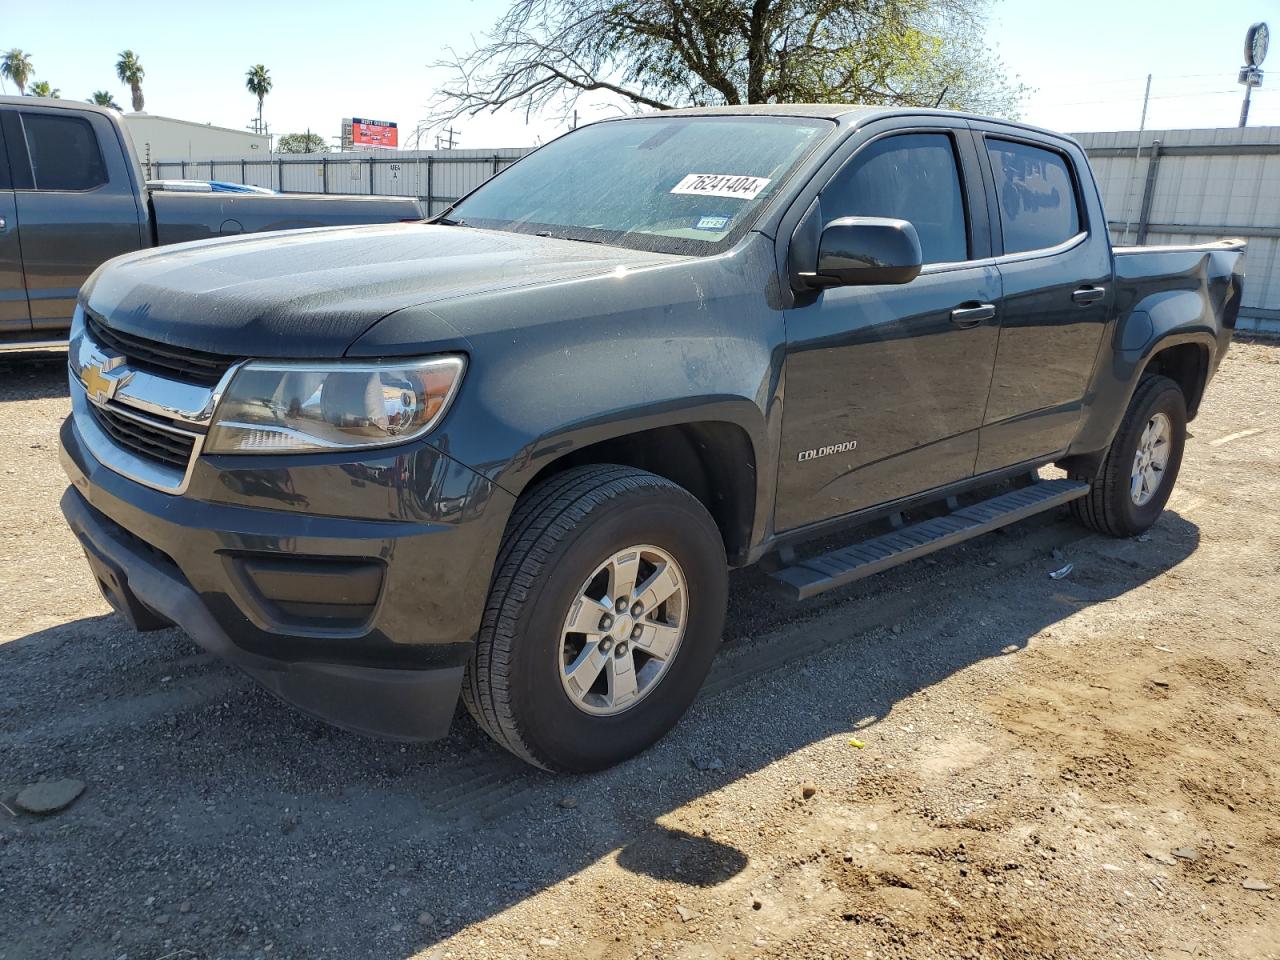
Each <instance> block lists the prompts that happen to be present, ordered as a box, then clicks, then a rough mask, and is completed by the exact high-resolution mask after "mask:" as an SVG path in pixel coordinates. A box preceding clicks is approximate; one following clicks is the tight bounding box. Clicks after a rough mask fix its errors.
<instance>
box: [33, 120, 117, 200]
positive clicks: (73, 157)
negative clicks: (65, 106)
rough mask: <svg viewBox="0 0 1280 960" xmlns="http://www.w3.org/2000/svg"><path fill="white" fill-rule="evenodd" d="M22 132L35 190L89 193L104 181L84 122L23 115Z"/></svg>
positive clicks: (104, 172) (95, 142)
mask: <svg viewBox="0 0 1280 960" xmlns="http://www.w3.org/2000/svg"><path fill="white" fill-rule="evenodd" d="M22 129H23V134H24V135H25V137H26V141H27V155H28V156H29V157H30V158H31V173H32V177H33V179H34V180H35V188H36V189H37V190H92V189H93V188H94V187H100V186H102V185H103V184H104V183H106V182H107V168H106V164H105V163H103V160H102V152H101V151H100V150H99V149H98V138H97V137H95V136H94V134H93V127H92V126H91V125H90V123H89V121H88V120H86V119H84V118H83V117H72V116H66V117H61V116H55V115H53V114H48V113H23V114H22Z"/></svg>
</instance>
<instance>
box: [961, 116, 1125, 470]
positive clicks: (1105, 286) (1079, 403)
mask: <svg viewBox="0 0 1280 960" xmlns="http://www.w3.org/2000/svg"><path fill="white" fill-rule="evenodd" d="M973 126H974V128H975V132H976V135H977V140H978V145H979V148H980V151H979V152H980V154H981V156H982V158H983V160H984V162H985V164H986V175H987V176H988V177H989V178H990V183H991V188H992V200H993V206H994V208H995V209H994V210H993V213H992V220H993V224H994V229H993V231H992V233H993V242H994V244H995V245H996V255H997V256H996V264H997V266H998V268H999V270H1000V276H1001V280H1002V282H1003V287H1004V307H1003V314H1002V318H1001V323H1000V342H999V346H998V348H997V351H996V362H995V371H994V375H993V376H992V379H991V397H990V400H989V401H988V403H987V412H986V416H985V418H984V421H983V427H982V435H981V440H980V443H979V451H978V462H977V468H976V469H977V472H978V473H984V472H986V471H988V470H997V469H999V468H1001V467H1006V466H1011V465H1014V464H1019V463H1023V462H1025V461H1030V460H1036V459H1043V458H1046V457H1049V456H1052V455H1054V454H1057V453H1060V452H1062V451H1063V450H1065V449H1066V448H1067V446H1068V445H1069V444H1070V443H1071V440H1072V438H1073V437H1074V436H1075V433H1076V430H1077V429H1078V427H1079V422H1080V417H1081V415H1082V411H1083V405H1084V395H1085V391H1086V390H1087V389H1088V385H1089V379H1090V376H1091V374H1092V371H1093V366H1094V363H1095V361H1096V359H1097V356H1098V348H1099V345H1100V343H1101V339H1102V330H1103V327H1104V325H1105V323H1106V319H1107V317H1108V316H1109V315H1110V313H1111V301H1112V287H1113V284H1112V263H1111V244H1110V242H1109V240H1108V237H1107V224H1106V220H1105V219H1104V218H1103V214H1102V209H1101V204H1100V203H1099V201H1098V196H1097V191H1096V189H1094V187H1093V180H1092V177H1091V176H1090V174H1089V170H1088V166H1087V161H1086V160H1085V157H1084V154H1083V153H1081V152H1080V150H1079V149H1078V148H1077V147H1075V145H1074V144H1071V143H1069V142H1068V141H1066V140H1062V141H1050V140H1040V139H1033V138H1030V137H1026V136H1019V135H1018V133H1017V132H1016V131H1013V130H1010V129H1009V128H1004V127H1001V126H999V125H997V124H984V123H980V122H978V121H974V123H973Z"/></svg>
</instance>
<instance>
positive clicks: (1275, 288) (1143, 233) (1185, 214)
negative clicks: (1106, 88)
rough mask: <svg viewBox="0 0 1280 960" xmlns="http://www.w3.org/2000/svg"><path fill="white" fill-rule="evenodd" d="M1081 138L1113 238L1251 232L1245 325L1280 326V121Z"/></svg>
mask: <svg viewBox="0 0 1280 960" xmlns="http://www.w3.org/2000/svg"><path fill="white" fill-rule="evenodd" d="M1075 136H1076V138H1077V139H1078V140H1079V141H1080V143H1081V145H1083V146H1084V149H1085V152H1086V153H1087V154H1088V155H1089V162H1090V163H1091V164H1092V165H1093V170H1094V175H1095V176H1096V177H1097V179H1098V185H1099V187H1100V189H1101V190H1102V201H1103V206H1104V207H1105V209H1106V211H1107V216H1108V217H1109V218H1110V222H1109V226H1110V227H1111V236H1112V240H1113V241H1114V242H1115V243H1117V244H1139V245H1143V244H1168V243H1202V242H1204V241H1206V240H1217V239H1219V238H1221V237H1241V238H1243V239H1245V240H1247V241H1248V242H1249V253H1248V259H1247V260H1246V263H1245V284H1244V301H1243V304H1242V305H1241V310H1240V316H1241V318H1242V320H1241V323H1240V328H1242V329H1246V330H1264V331H1268V332H1272V333H1280V264H1278V263H1277V261H1278V260H1280V127H1246V128H1243V129H1235V128H1228V129H1221V130H1148V131H1147V132H1145V133H1143V134H1142V135H1141V138H1140V137H1139V134H1138V133H1137V132H1135V131H1127V132H1123V133H1079V134H1076V135H1075Z"/></svg>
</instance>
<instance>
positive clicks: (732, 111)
mask: <svg viewBox="0 0 1280 960" xmlns="http://www.w3.org/2000/svg"><path fill="white" fill-rule="evenodd" d="M639 116H642V117H732V116H755V117H799V118H801V119H821V120H833V121H835V122H837V123H840V124H842V125H849V126H856V125H858V124H861V123H863V122H865V121H869V120H878V119H881V118H885V117H910V116H917V117H950V118H952V119H954V120H983V121H987V122H990V123H999V124H1002V125H1004V126H1008V127H1013V128H1016V129H1019V130H1026V131H1028V132H1030V133H1037V134H1040V135H1042V136H1046V137H1054V138H1056V139H1058V140H1069V141H1071V142H1074V140H1072V138H1071V137H1070V136H1069V135H1067V134H1064V133H1059V132H1058V131H1056V130H1048V129H1046V128H1044V127H1037V126H1033V125H1031V124H1029V123H1022V122H1021V121H1019V120H1008V119H1005V118H1003V117H987V116H983V115H982V114H978V113H966V112H964V111H960V110H943V109H940V108H939V109H935V108H930V107H880V106H869V105H867V104H863V103H751V104H742V105H740V106H724V107H680V108H677V109H674V110H655V111H652V112H649V113H643V114H639ZM610 119H616V120H626V119H628V118H627V117H616V118H610Z"/></svg>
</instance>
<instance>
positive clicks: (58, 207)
mask: <svg viewBox="0 0 1280 960" xmlns="http://www.w3.org/2000/svg"><path fill="white" fill-rule="evenodd" d="M161 186H162V182H152V183H147V182H146V181H144V180H143V176H142V167H141V166H140V165H139V164H138V159H137V156H136V155H135V154H134V150H133V141H132V140H131V139H130V137H129V133H128V131H127V130H125V128H124V123H123V121H122V120H121V119H120V114H119V112H117V111H115V110H108V109H105V108H103V107H93V106H89V105H87V104H83V103H74V102H72V101H69V100H49V99H42V98H36V97H0V352H3V351H15V350H16V351H25V350H39V349H47V348H49V347H60V346H62V345H64V344H65V343H66V342H67V328H68V327H69V326H70V325H71V314H72V312H73V310H74V309H75V302H76V292H77V291H78V290H79V289H80V285H81V284H82V283H84V281H85V278H86V277H88V276H89V274H90V273H91V272H92V271H93V270H94V268H95V267H97V266H98V265H99V264H101V263H103V262H104V261H106V260H109V259H110V258H112V257H114V256H116V255H117V254H122V253H128V252H130V251H133V250H140V249H142V248H144V247H154V246H160V245H161V244H167V243H179V242H182V241H186V240H201V239H204V238H206V237H218V236H230V235H234V234H239V233H256V232H258V231H262V230H288V229H298V228H302V227H319V226H329V225H335V224H346V223H388V222H394V221H397V220H421V219H422V218H423V215H424V212H423V210H422V206H421V204H420V202H419V201H418V200H417V199H416V198H413V197H367V196H359V197H343V196H323V195H322V196H312V195H304V194H290V195H288V196H283V195H277V196H261V195H244V196H241V195H228V194H221V193H219V194H214V193H210V192H208V191H209V187H208V185H207V184H206V185H205V191H206V192H204V193H191V192H189V190H188V191H185V192H169V191H167V190H164V189H158V188H159V187H161Z"/></svg>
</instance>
